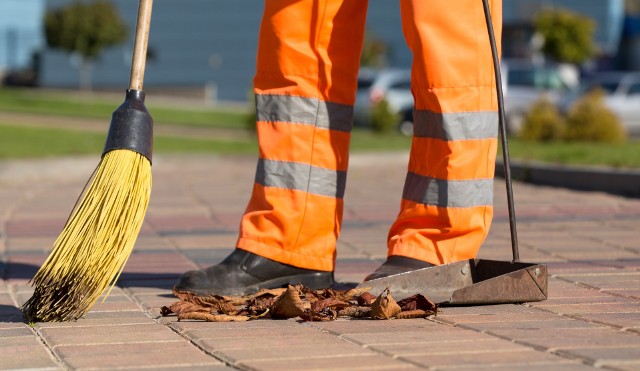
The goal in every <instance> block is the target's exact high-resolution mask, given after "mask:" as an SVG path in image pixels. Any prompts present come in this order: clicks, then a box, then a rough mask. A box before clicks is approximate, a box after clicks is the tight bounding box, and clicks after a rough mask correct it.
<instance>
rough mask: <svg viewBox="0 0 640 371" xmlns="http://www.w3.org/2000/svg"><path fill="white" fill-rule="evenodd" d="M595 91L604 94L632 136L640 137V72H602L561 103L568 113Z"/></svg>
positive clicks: (564, 110)
mask: <svg viewBox="0 0 640 371" xmlns="http://www.w3.org/2000/svg"><path fill="white" fill-rule="evenodd" d="M593 89H601V90H602V91H603V92H604V104H605V106H606V107H608V108H609V109H610V110H611V111H612V112H613V113H614V114H616V115H617V116H618V118H620V120H621V123H622V125H623V127H624V128H625V129H626V130H627V133H628V134H629V135H631V136H636V137H639V136H640V72H616V71H613V72H601V73H597V74H595V75H593V76H591V77H589V78H587V79H585V80H584V82H583V83H582V84H581V85H580V87H579V88H578V89H577V90H576V91H575V92H573V94H570V95H568V96H567V97H565V99H563V101H562V102H561V103H560V109H561V110H562V111H563V112H567V111H568V110H569V108H571V105H573V103H575V101H576V100H578V99H580V97H582V96H583V95H584V94H586V93H588V92H590V91H591V90H593Z"/></svg>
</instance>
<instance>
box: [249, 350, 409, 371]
mask: <svg viewBox="0 0 640 371" xmlns="http://www.w3.org/2000/svg"><path fill="white" fill-rule="evenodd" d="M238 366H242V367H247V368H249V369H251V370H265V371H268V370H274V371H280V370H416V369H419V367H417V366H415V365H412V364H409V363H406V362H402V361H398V360H395V359H391V358H389V357H383V356H380V355H375V354H367V355H347V356H335V355H327V356H324V357H305V358H303V359H299V360H292V359H273V360H255V361H241V362H238Z"/></svg>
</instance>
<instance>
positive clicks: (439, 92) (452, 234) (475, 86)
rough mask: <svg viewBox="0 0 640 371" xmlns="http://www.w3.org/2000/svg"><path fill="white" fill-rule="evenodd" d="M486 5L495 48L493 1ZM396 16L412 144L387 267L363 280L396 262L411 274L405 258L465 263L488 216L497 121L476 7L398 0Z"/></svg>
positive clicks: (465, 0) (497, 6)
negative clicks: (407, 66)
mask: <svg viewBox="0 0 640 371" xmlns="http://www.w3.org/2000/svg"><path fill="white" fill-rule="evenodd" d="M490 4H491V9H492V14H493V23H494V27H495V31H496V37H497V40H498V45H500V37H499V36H500V31H501V14H502V9H501V1H500V0H490ZM401 11H402V19H403V30H404V33H405V38H406V40H407V43H408V45H409V47H410V49H411V50H412V51H413V56H414V59H413V70H412V91H413V95H414V98H415V112H414V137H413V143H412V148H411V156H410V160H409V169H408V174H407V178H406V181H405V187H404V192H403V195H402V202H401V210H400V213H399V215H398V217H397V220H396V221H395V223H393V225H392V227H391V229H390V232H389V237H388V248H389V251H388V256H389V259H388V261H387V263H386V264H387V266H391V267H390V268H391V269H388V268H389V267H387V268H385V266H384V265H383V266H382V267H380V268H379V269H378V271H376V273H374V274H373V275H372V276H370V277H368V279H373V278H377V277H380V276H384V275H388V274H393V273H397V272H398V271H399V270H400V271H401V270H403V269H402V267H400V268H398V266H399V265H400V266H401V265H402V264H395V263H394V261H397V260H398V259H400V260H403V259H404V260H407V261H409V263H406V265H407V268H406V269H404V270H411V269H415V267H411V266H410V265H411V263H410V262H412V261H413V260H416V261H417V265H420V262H428V263H431V264H434V265H439V264H446V263H451V262H455V261H459V260H464V259H469V258H474V257H475V256H476V254H477V252H478V249H479V248H480V245H481V244H482V242H483V241H484V239H485V237H486V236H487V233H488V230H489V226H490V225H491V220H492V215H493V208H492V204H493V176H494V167H495V158H496V146H497V139H496V138H497V133H498V114H497V97H496V89H495V78H494V72H493V63H492V59H491V48H490V44H489V38H488V31H487V26H486V23H485V18H484V13H483V7H482V1H481V0H460V1H448V2H443V1H440V0H415V1H411V0H401ZM398 257H399V258H398ZM405 258H411V259H405ZM389 260H391V262H390V261H389Z"/></svg>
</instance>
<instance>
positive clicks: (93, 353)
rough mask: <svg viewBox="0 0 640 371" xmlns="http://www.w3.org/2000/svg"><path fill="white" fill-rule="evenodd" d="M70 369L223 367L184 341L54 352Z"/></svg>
mask: <svg viewBox="0 0 640 371" xmlns="http://www.w3.org/2000/svg"><path fill="white" fill-rule="evenodd" d="M54 351H55V353H56V355H57V356H58V357H59V358H60V359H61V360H62V361H63V362H64V363H65V364H66V365H67V366H69V367H70V368H72V369H83V368H93V367H96V366H97V365H98V366H99V367H100V368H106V369H116V368H129V367H136V366H144V367H146V368H148V369H152V368H155V367H156V366H171V367H184V366H196V367H197V366H200V367H202V366H214V367H215V366H222V365H223V364H222V363H221V362H220V361H218V360H216V359H215V358H213V357H211V356H210V355H207V354H205V353H203V352H202V351H200V350H199V349H197V348H195V347H193V346H191V345H190V344H189V343H187V342H185V341H171V342H158V341H156V342H146V343H135V342H133V343H132V342H127V343H117V344H99V345H97V344H92V345H82V344H78V345H64V346H58V347H56V348H55V349H54Z"/></svg>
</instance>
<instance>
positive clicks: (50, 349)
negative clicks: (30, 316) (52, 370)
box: [29, 326, 69, 369]
mask: <svg viewBox="0 0 640 371" xmlns="http://www.w3.org/2000/svg"><path fill="white" fill-rule="evenodd" d="M29 328H30V329H31V331H32V332H33V333H34V334H35V337H36V340H37V341H38V342H39V343H40V344H42V347H43V348H44V350H45V352H46V353H47V354H48V355H49V357H50V358H51V359H52V360H53V362H54V363H55V364H57V365H58V366H59V367H60V368H63V369H69V367H68V365H67V364H66V362H64V361H63V359H62V358H61V357H60V356H58V354H57V352H55V351H54V350H53V347H52V346H51V345H49V344H48V343H47V340H46V339H45V338H44V336H42V334H41V333H40V329H38V328H35V327H33V326H29Z"/></svg>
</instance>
